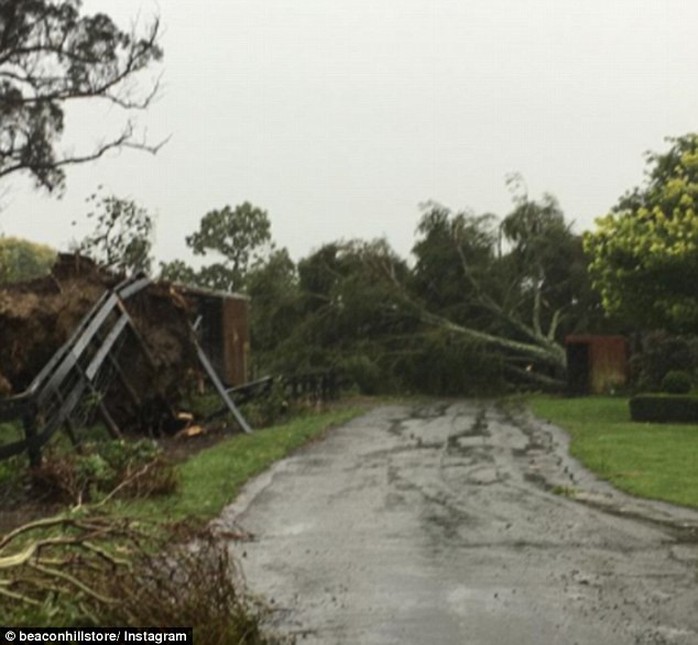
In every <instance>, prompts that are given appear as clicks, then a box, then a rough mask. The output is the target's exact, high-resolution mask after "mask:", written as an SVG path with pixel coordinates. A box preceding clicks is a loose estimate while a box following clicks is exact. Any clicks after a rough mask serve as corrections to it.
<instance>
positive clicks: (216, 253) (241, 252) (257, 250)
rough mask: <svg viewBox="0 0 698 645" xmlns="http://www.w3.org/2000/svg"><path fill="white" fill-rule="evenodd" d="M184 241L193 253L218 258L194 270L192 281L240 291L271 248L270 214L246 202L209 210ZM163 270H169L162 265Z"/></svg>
mask: <svg viewBox="0 0 698 645" xmlns="http://www.w3.org/2000/svg"><path fill="white" fill-rule="evenodd" d="M186 242H187V246H189V248H191V250H192V251H193V252H194V254H195V255H200V256H204V257H206V258H209V257H211V256H213V257H214V258H216V259H217V261H215V262H212V263H210V264H206V265H205V266H203V267H202V268H201V269H200V270H199V271H198V272H196V273H195V274H194V280H195V281H196V284H197V285H198V286H201V287H207V288H209V289H217V290H220V291H241V290H243V289H244V287H245V279H246V276H247V274H248V273H249V271H250V270H251V269H252V268H254V267H255V266H256V265H258V264H259V263H260V262H263V261H264V260H265V259H266V258H267V257H268V256H269V254H270V253H271V251H272V250H273V244H272V240H271V222H270V221H269V215H268V214H267V212H266V211H265V210H262V209H261V208H257V207H256V206H253V205H252V204H250V203H249V202H244V203H243V204H240V205H238V206H236V207H235V208H234V209H233V208H231V207H230V206H224V207H223V208H222V209H219V210H212V211H209V212H208V213H206V214H205V215H204V216H203V218H202V219H201V222H200V223H199V229H198V230H197V231H195V232H194V233H192V234H191V235H189V236H187V238H186ZM163 270H164V271H168V270H171V269H170V268H168V267H167V265H164V266H163Z"/></svg>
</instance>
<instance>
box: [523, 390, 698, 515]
mask: <svg viewBox="0 0 698 645" xmlns="http://www.w3.org/2000/svg"><path fill="white" fill-rule="evenodd" d="M528 404H529V407H530V408H531V410H532V411H533V413H534V414H535V415H536V416H537V417H539V418H541V419H545V420H548V421H550V422H552V423H554V424H555V425H557V426H559V427H561V428H564V429H565V430H567V431H568V432H569V434H570V437H571V445H570V452H571V453H572V455H573V456H574V457H576V458H577V459H579V460H580V461H581V462H582V463H583V464H584V465H585V466H586V467H587V468H589V469H590V470H592V471H593V472H595V473H597V474H598V475H599V476H600V477H602V478H603V479H606V480H608V481H609V482H611V483H612V484H613V485H614V486H617V487H618V488H620V489H622V490H625V491H627V492H629V493H632V494H634V495H638V496H640V497H648V498H652V499H660V500H664V501H667V502H672V503H674V504H680V505H683V506H691V507H696V508H698V425H695V424H660V423H636V422H633V421H630V412H629V409H628V400H627V399H622V398H611V397H586V398H574V399H562V398H553V397H545V396H537V397H532V398H530V399H528Z"/></svg>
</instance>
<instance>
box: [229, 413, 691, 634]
mask: <svg viewBox="0 0 698 645" xmlns="http://www.w3.org/2000/svg"><path fill="white" fill-rule="evenodd" d="M220 522H221V523H222V524H223V525H224V526H226V528H228V529H234V530H237V531H244V532H247V533H249V534H250V536H251V538H250V540H248V541H244V542H234V543H232V548H233V551H234V553H235V554H236V555H237V556H238V557H239V558H240V559H241V563H242V567H243V569H244V573H245V576H246V578H247V582H248V585H249V587H250V588H251V590H252V591H254V592H257V593H259V594H262V595H263V596H265V597H266V598H267V600H269V601H270V602H271V603H272V607H273V608H274V611H273V622H274V625H275V626H276V627H277V628H278V629H279V630H280V631H282V632H285V633H290V634H294V635H295V636H296V637H297V638H298V642H299V643H328V644H332V643H351V644H367V645H368V644H373V643H376V644H377V643H386V644H387V643H401V644H402V643H415V644H417V643H418V644H432V643H435V644H440V643H444V644H451V643H453V644H461V643H463V644H469V645H479V644H487V645H493V644H496V645H509V644H511V645H546V644H556V645H557V644H565V645H567V644H569V645H574V644H575V643H577V644H579V645H582V644H584V645H587V644H594V645H598V644H610V645H616V644H618V645H622V644H626V643H628V644H633V645H644V644H647V645H650V644H652V645H655V644H657V645H658V644H664V643H670V644H682V645H683V644H687V643H697V644H698V539H697V537H696V536H697V535H698V531H696V527H698V514H695V513H693V512H689V511H686V510H681V509H675V508H673V507H670V506H668V505H661V504H656V503H651V502H643V501H638V500H633V499H632V498H629V497H626V496H624V495H622V494H619V493H617V492H616V491H614V490H612V489H611V488H610V487H607V486H606V485H604V484H603V483H600V482H597V481H596V480H595V479H594V478H593V477H592V476H591V475H589V474H588V473H586V472H585V471H584V470H583V469H581V468H580V467H579V466H578V465H577V464H576V463H575V462H574V461H573V460H571V459H570V458H569V457H567V456H566V439H565V436H564V434H563V433H561V432H559V431H558V430H557V429H555V428H552V427H550V426H547V425H545V424H541V423H537V422H535V421H534V420H532V419H531V418H530V417H529V416H527V415H526V414H525V413H512V412H511V411H507V410H506V409H504V408H502V407H500V406H498V405H497V404H495V403H494V402H477V401H462V402H435V403H430V404H423V405H417V404H415V405H404V406H400V405H395V406H389V407H380V408H377V409H375V410H373V411H371V412H369V413H367V414H366V415H364V416H362V417H360V418H358V419H355V420H354V421H352V422H351V423H349V424H347V425H345V426H343V427H341V428H338V429H336V430H334V431H332V432H331V433H330V434H329V435H328V436H327V438H326V439H324V440H323V441H321V442H317V443H315V444H313V445H311V446H310V447H308V448H306V449H304V450H303V451H301V452H300V453H298V454H296V455H295V456H293V457H292V458H290V459H287V460H285V461H283V462H280V463H279V464H277V465H276V466H275V467H274V468H273V469H272V470H271V471H269V472H268V473H266V474H265V475H263V476H261V477H260V478H258V479H256V480H255V481H253V482H252V483H251V484H250V485H249V486H248V487H247V488H246V489H245V491H244V492H243V494H242V495H241V497H240V498H239V499H238V501H237V502H236V503H235V504H234V505H233V506H231V507H229V508H228V509H226V511H225V512H224V514H223V516H222V517H221V519H220Z"/></svg>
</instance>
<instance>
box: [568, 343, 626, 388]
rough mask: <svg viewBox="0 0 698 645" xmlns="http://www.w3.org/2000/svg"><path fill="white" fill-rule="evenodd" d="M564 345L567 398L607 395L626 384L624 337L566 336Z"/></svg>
mask: <svg viewBox="0 0 698 645" xmlns="http://www.w3.org/2000/svg"><path fill="white" fill-rule="evenodd" d="M565 345H566V347H567V387H568V392H569V393H570V394H573V395H583V394H606V393H609V392H611V391H613V390H614V389H616V388H618V387H621V386H623V385H625V384H626V382H627V380H628V342H627V340H626V338H625V337H624V336H594V335H578V336H568V337H567V338H566V339H565Z"/></svg>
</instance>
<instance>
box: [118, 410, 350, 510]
mask: <svg viewBox="0 0 698 645" xmlns="http://www.w3.org/2000/svg"><path fill="white" fill-rule="evenodd" d="M363 411H364V410H362V409H361V408H348V409H340V410H334V411H329V412H324V413H320V414H308V415H304V416H301V417H299V418H296V419H293V420H292V421H290V422H288V423H286V424H284V425H279V426H274V427H271V428H265V429H263V430H256V431H255V432H254V433H252V434H249V435H235V436H232V437H230V438H229V439H225V440H223V441H221V442H220V443H218V444H216V445H215V446H212V447H211V448H207V449H206V450H203V451H201V452H200V453H198V454H196V455H193V456H192V457H190V458H189V459H187V461H185V462H184V463H182V464H180V465H179V467H178V469H179V473H180V478H181V483H180V488H179V491H178V492H177V493H175V494H174V495H171V496H168V497H163V498H151V499H146V500H136V501H119V502H115V509H114V510H116V511H118V512H124V513H127V514H128V515H131V516H133V515H135V516H139V517H147V518H149V519H154V520H167V521H177V520H183V519H190V520H191V519H193V520H199V521H205V520H208V519H211V518H213V517H215V516H217V515H218V514H219V513H220V511H221V510H222V509H223V507H224V506H226V505H227V504H229V503H231V502H232V501H233V500H234V499H235V496H236V495H237V494H238V492H239V491H240V489H241V488H242V486H243V484H244V483H245V482H246V481H247V480H248V479H250V478H251V477H253V476H255V475H257V474H259V473H261V472H262V471H263V470H265V469H267V468H268V467H269V466H271V465H272V464H273V463H274V462H275V461H278V460H279V459H282V458H283V457H285V456H286V455H288V454H289V453H291V452H292V451H293V450H295V449H296V448H299V447H300V446H302V445H303V444H305V443H307V442H308V441H310V440H311V439H313V438H315V437H318V436H320V435H321V434H322V433H323V432H324V431H325V430H327V429H328V428H330V427H333V426H336V425H339V424H342V423H344V422H346V421H348V420H350V419H352V418H354V417H356V416H358V415H359V414H361V413H362V412H363Z"/></svg>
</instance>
